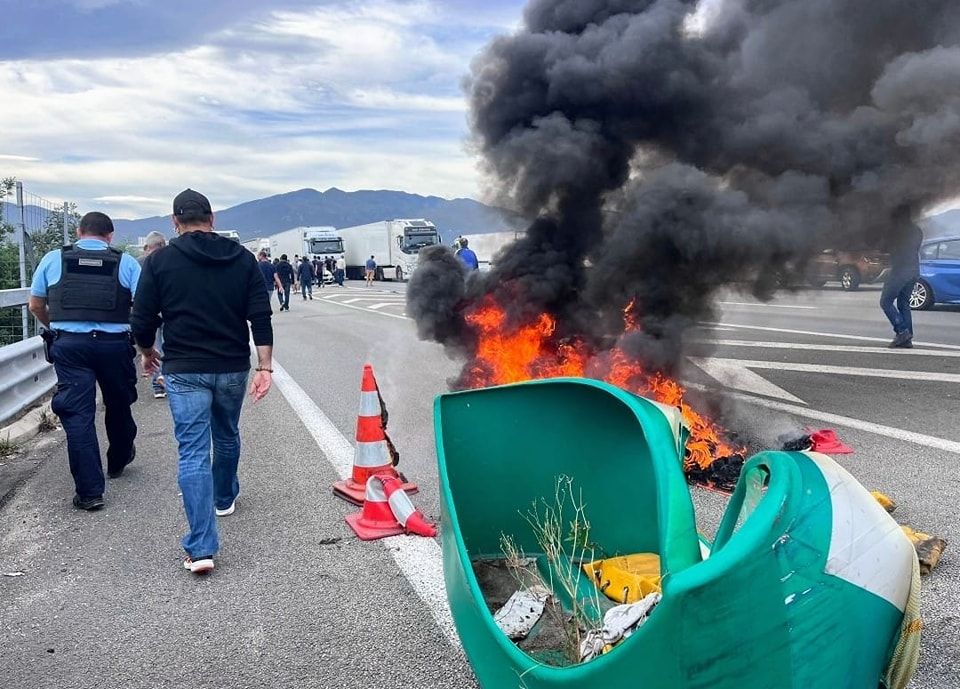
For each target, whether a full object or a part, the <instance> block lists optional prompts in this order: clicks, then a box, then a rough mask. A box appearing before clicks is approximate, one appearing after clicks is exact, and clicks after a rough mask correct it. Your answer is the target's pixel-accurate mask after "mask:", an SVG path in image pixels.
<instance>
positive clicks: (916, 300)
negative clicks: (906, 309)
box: [910, 280, 934, 311]
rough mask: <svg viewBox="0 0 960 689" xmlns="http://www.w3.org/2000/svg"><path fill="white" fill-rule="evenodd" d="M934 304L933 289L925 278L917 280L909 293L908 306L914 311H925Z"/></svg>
mask: <svg viewBox="0 0 960 689" xmlns="http://www.w3.org/2000/svg"><path fill="white" fill-rule="evenodd" d="M933 304H934V298H933V290H932V289H931V288H930V285H929V284H927V282H926V281H925V280H918V281H917V284H915V285H914V286H913V292H912V293H911V294H910V308H911V309H913V310H914V311H926V310H927V309H929V308H930V307H931V306H933Z"/></svg>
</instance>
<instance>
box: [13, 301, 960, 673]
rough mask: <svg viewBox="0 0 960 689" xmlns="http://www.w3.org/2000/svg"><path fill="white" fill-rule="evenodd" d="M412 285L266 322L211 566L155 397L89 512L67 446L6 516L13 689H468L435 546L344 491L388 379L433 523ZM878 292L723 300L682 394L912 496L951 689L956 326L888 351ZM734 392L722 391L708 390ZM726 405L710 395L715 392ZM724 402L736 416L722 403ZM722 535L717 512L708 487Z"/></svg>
mask: <svg viewBox="0 0 960 689" xmlns="http://www.w3.org/2000/svg"><path fill="white" fill-rule="evenodd" d="M403 291H404V285H393V284H390V283H382V284H378V285H376V286H375V287H373V288H364V287H362V286H356V287H354V286H353V285H350V286H348V287H347V288H343V289H341V288H335V287H334V288H329V287H328V288H325V289H323V290H317V291H316V292H315V298H314V300H313V301H310V302H303V301H301V300H300V299H299V298H297V299H296V300H294V301H292V306H291V310H290V312H288V313H278V314H276V315H275V319H274V322H275V326H276V339H277V347H276V359H277V361H278V363H279V366H278V371H277V375H276V387H275V389H274V390H273V391H272V392H271V394H270V395H269V396H268V397H267V398H266V399H265V400H263V401H262V402H260V403H259V404H256V405H250V404H248V405H247V406H246V407H245V409H244V415H243V419H242V423H241V428H242V434H243V442H244V448H243V459H242V464H241V472H240V477H241V483H242V489H241V491H242V495H241V498H240V499H239V501H238V509H237V512H236V513H235V514H234V515H233V516H230V517H227V518H224V519H222V520H221V539H222V552H221V554H220V556H219V558H218V559H217V569H216V571H215V572H214V574H213V575H211V576H210V577H207V578H197V577H194V576H191V575H190V574H189V573H187V572H185V571H184V570H183V569H182V568H181V566H180V559H181V556H182V553H181V551H180V548H179V537H180V535H181V533H182V530H183V526H184V520H183V516H182V508H181V503H180V498H179V496H178V489H177V483H176V447H175V444H174V441H173V438H172V435H171V431H170V427H171V423H170V419H169V412H168V410H167V408H166V404H165V402H164V401H163V400H154V399H152V397H151V396H150V395H149V386H147V385H145V384H142V385H141V397H142V399H141V400H140V401H139V402H138V404H137V405H136V416H137V419H138V422H139V424H140V436H139V439H138V447H139V454H138V458H137V460H136V462H135V463H134V464H133V465H131V467H130V468H129V469H128V470H127V472H126V473H125V474H124V476H123V477H122V478H120V479H118V480H116V481H111V482H109V485H108V492H107V495H106V499H107V507H106V509H105V510H103V511H102V512H99V513H93V514H88V513H81V512H78V511H76V510H74V509H72V507H71V506H70V498H71V494H72V485H71V481H70V477H69V472H68V469H67V461H66V452H65V447H64V445H63V443H62V438H61V435H60V433H59V432H54V433H51V434H47V436H45V438H44V440H42V441H41V442H39V443H37V444H36V445H35V446H34V447H33V448H31V449H30V450H29V451H28V452H27V454H26V455H25V456H23V457H21V458H18V459H14V460H12V461H9V462H7V463H8V464H14V463H18V462H20V463H37V464H38V468H37V469H36V471H35V472H34V473H33V474H32V475H31V476H30V478H28V479H27V480H26V481H25V482H23V483H22V484H21V485H19V487H18V488H17V489H16V490H15V491H14V492H13V493H12V494H11V495H9V496H8V497H7V498H6V500H5V502H4V503H3V504H2V505H0V516H2V521H0V574H15V573H18V572H22V575H20V576H0V677H2V678H3V679H2V680H0V686H3V687H4V688H5V689H26V688H31V689H32V688H37V689H39V688H43V689H67V688H69V689H75V688H76V689H85V688H87V687H89V688H91V689H92V688H94V687H96V688H109V687H118V688H119V687H124V688H126V689H134V688H137V687H161V686H162V687H169V688H179V687H190V688H197V689H202V688H205V687H210V688H217V689H225V688H228V687H277V686H293V687H369V686H378V687H381V688H383V689H387V688H390V687H438V688H439V687H473V686H476V685H475V682H474V680H473V678H472V673H471V670H470V667H469V665H468V664H467V663H466V661H465V660H464V658H463V656H462V652H461V651H460V650H459V648H458V644H457V640H456V633H455V631H453V629H452V626H451V623H450V619H449V612H448V610H447V609H446V606H445V596H444V592H443V587H442V577H441V572H440V559H439V548H438V546H437V543H436V542H435V541H433V540H431V539H415V538H412V537H397V538H393V539H388V540H387V541H380V542H376V543H361V542H359V541H357V540H355V539H354V538H352V533H351V532H350V531H349V529H348V528H347V527H346V525H345V524H344V521H343V517H344V515H346V514H348V513H349V512H351V511H352V508H351V507H350V506H349V505H347V504H346V503H343V502H341V501H339V500H336V499H334V498H333V497H332V496H331V493H330V485H331V484H332V483H333V481H335V480H336V479H337V478H338V476H340V475H343V473H344V472H346V471H348V470H349V464H350V461H351V458H352V451H351V448H350V441H351V439H352V437H353V432H354V425H355V422H356V412H357V391H358V385H359V379H360V372H361V367H362V365H363V363H365V362H368V361H369V362H372V363H373V364H374V367H375V370H376V374H377V378H378V380H379V383H380V386H381V389H382V392H383V396H384V398H385V400H386V402H387V404H388V407H389V411H390V430H391V434H392V436H393V439H394V441H395V442H396V444H397V445H398V447H399V449H400V451H401V456H402V459H401V468H402V469H403V470H404V471H405V473H406V474H407V475H408V476H409V477H410V478H411V479H413V480H415V481H417V482H418V483H419V484H420V488H421V491H420V493H419V494H418V495H417V496H416V497H415V502H416V504H417V505H418V506H419V507H420V508H421V510H422V511H423V512H425V513H426V514H427V515H436V514H438V511H439V510H438V492H437V478H436V466H435V464H436V459H435V452H434V449H433V432H432V401H433V398H434V396H435V395H437V394H438V393H440V392H442V391H444V390H445V387H446V380H447V379H448V378H450V377H451V376H453V375H454V374H455V373H456V372H457V370H458V366H457V364H456V363H455V362H451V361H449V360H447V359H446V358H445V357H444V355H443V353H442V351H441V350H440V348H439V347H438V346H436V345H433V344H429V343H423V342H419V341H418V340H417V338H416V335H415V333H414V328H413V324H412V323H411V321H410V320H409V319H407V318H406V317H405V313H404V297H403ZM878 298H879V292H878V290H877V289H871V288H864V289H863V290H861V291H859V292H856V293H844V292H840V291H835V290H829V289H828V290H822V291H805V292H799V293H796V294H792V295H785V296H782V297H781V298H780V299H778V300H777V301H775V302H773V303H771V304H758V303H756V302H754V301H753V300H752V299H750V298H748V297H744V296H742V295H729V296H725V297H723V298H722V300H721V302H722V303H720V304H719V305H718V313H717V317H716V318H715V319H714V320H713V321H711V322H709V323H705V324H703V326H702V328H701V329H700V330H699V331H698V332H697V333H696V334H695V337H694V338H693V339H694V340H696V342H695V343H694V344H693V346H692V349H691V352H690V355H691V360H690V365H689V368H688V370H687V372H686V374H685V380H687V382H688V383H690V384H691V386H692V389H694V390H697V389H699V388H700V387H703V388H706V389H707V390H708V392H707V393H694V394H705V395H706V397H705V398H704V404H710V405H711V408H714V409H715V410H716V413H718V414H719V415H720V417H721V418H722V419H723V420H724V422H725V423H726V424H728V425H729V426H730V428H732V429H734V430H735V431H737V433H738V434H739V435H740V437H741V438H743V439H744V440H745V442H747V443H748V444H750V445H751V446H754V447H764V446H774V445H775V444H776V439H777V437H778V435H780V434H781V433H783V432H787V431H790V430H795V429H797V428H800V427H803V426H806V425H809V426H814V427H831V428H835V429H836V430H837V431H838V432H839V433H840V436H841V438H842V439H843V440H844V441H845V442H846V443H848V444H849V445H852V446H853V447H854V448H856V453H855V454H853V455H849V456H845V457H843V458H841V459H840V461H841V463H842V464H843V465H844V466H845V467H847V468H848V469H849V470H850V471H851V472H852V473H853V474H854V475H855V476H857V477H858V478H859V479H860V480H861V481H862V482H863V483H864V484H865V485H866V486H868V487H869V488H871V489H873V488H875V489H879V490H882V491H884V492H886V493H888V494H890V495H891V496H892V497H893V498H894V499H896V500H897V502H898V503H899V505H900V507H899V509H898V510H897V512H896V513H895V516H896V518H897V519H898V520H899V521H901V522H903V523H907V524H910V525H912V526H914V527H916V528H918V529H920V530H923V531H928V532H933V533H936V534H938V535H941V536H943V537H944V538H946V539H947V540H948V541H950V542H951V543H952V545H951V546H950V548H948V550H947V551H946V554H945V556H944V559H943V560H942V562H941V565H940V568H939V569H938V570H936V571H935V572H934V573H933V574H932V575H931V576H929V577H926V578H925V579H924V591H923V612H924V618H925V630H924V636H923V653H922V657H921V663H920V670H919V673H918V676H917V678H916V679H915V680H914V682H913V684H912V685H911V687H913V688H915V689H955V688H956V687H958V686H960V669H958V660H960V621H958V620H960V615H958V612H957V611H958V610H960V565H958V562H960V558H958V557H957V556H956V554H955V547H956V544H957V542H958V538H960V514H958V512H957V504H958V496H960V472H958V463H960V423H958V421H957V419H958V412H960V393H958V390H960V385H958V382H960V311H958V310H956V309H944V308H941V309H938V310H935V311H931V312H927V313H922V314H916V315H915V330H916V333H917V347H916V348H915V349H914V350H912V351H895V352H892V351H889V350H887V349H886V348H885V344H886V342H887V341H888V340H889V337H890V333H889V332H888V326H887V325H886V323H885V321H884V319H883V316H882V314H881V313H880V311H879V309H878V308H877V300H878ZM718 389H719V390H722V391H723V394H722V395H720V396H719V397H718V395H717V393H716V391H717V390H718ZM709 391H712V392H709ZM718 399H719V400H721V401H720V402H718ZM694 499H695V502H696V504H697V509H698V520H699V521H700V523H701V525H702V527H703V528H704V529H705V530H707V531H708V532H709V531H711V529H712V528H713V527H714V526H715V524H716V522H717V521H718V519H719V515H720V513H721V511H722V509H723V506H724V498H722V497H721V496H718V495H717V494H714V493H706V492H703V491H700V490H696V489H694Z"/></svg>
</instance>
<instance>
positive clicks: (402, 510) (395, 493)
mask: <svg viewBox="0 0 960 689" xmlns="http://www.w3.org/2000/svg"><path fill="white" fill-rule="evenodd" d="M381 482H382V483H383V489H384V491H386V493H387V501H388V502H389V503H390V511H391V512H393V516H394V517H396V519H397V522H399V524H400V526H402V527H403V529H404V530H405V531H406V532H407V533H412V534H416V535H417V536H428V537H431V538H432V537H433V536H436V535H437V527H436V526H435V525H434V524H431V523H430V522H428V521H427V520H426V518H424V516H423V514H421V512H420V510H418V509H417V508H416V507H414V506H413V502H411V500H410V498H409V496H408V495H407V494H406V492H404V490H403V482H402V481H400V479H397V478H383V479H381ZM369 484H370V482H368V483H367V485H369ZM364 504H366V503H364Z"/></svg>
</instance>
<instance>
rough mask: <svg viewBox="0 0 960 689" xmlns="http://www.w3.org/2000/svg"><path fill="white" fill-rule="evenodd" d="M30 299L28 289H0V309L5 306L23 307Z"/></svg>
mask: <svg viewBox="0 0 960 689" xmlns="http://www.w3.org/2000/svg"><path fill="white" fill-rule="evenodd" d="M29 298H30V288H29V287H20V288H17V289H0V308H4V307H7V306H23V305H24V304H26V303H27V300H28V299H29Z"/></svg>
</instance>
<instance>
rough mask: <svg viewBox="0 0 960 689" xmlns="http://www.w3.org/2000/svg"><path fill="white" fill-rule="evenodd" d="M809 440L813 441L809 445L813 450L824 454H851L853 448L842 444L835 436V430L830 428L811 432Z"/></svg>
mask: <svg viewBox="0 0 960 689" xmlns="http://www.w3.org/2000/svg"><path fill="white" fill-rule="evenodd" d="M810 440H811V441H812V442H813V444H812V446H811V447H810V450H811V451H813V452H821V453H823V454H825V455H849V454H853V448H852V447H848V446H847V445H844V444H843V442H841V440H840V438H839V437H838V436H837V432H836V431H834V430H832V429H830V428H824V429H823V430H819V431H816V432H814V433H811V434H810Z"/></svg>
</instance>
